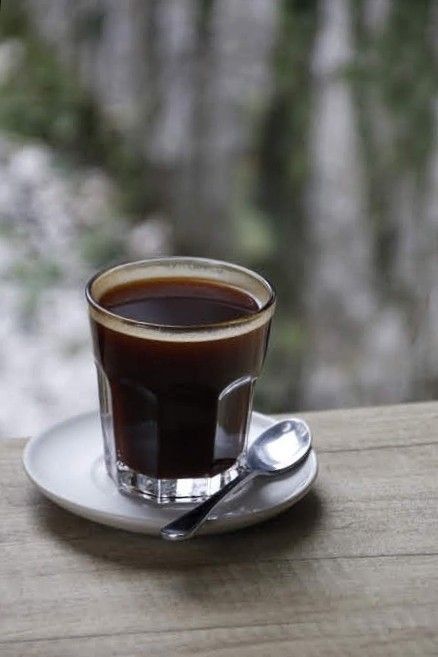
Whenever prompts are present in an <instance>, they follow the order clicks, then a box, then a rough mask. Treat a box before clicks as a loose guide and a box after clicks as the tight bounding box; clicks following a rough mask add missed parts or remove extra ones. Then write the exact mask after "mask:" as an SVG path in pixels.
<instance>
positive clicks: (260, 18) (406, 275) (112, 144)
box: [0, 0, 438, 436]
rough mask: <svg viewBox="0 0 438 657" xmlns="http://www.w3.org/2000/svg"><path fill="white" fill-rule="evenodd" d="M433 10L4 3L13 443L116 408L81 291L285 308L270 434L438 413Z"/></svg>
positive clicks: (6, 297)
mask: <svg viewBox="0 0 438 657" xmlns="http://www.w3.org/2000/svg"><path fill="white" fill-rule="evenodd" d="M437 70H438V3H437V2H436V0H429V1H428V0H416V1H415V2H413V1H412V0H278V1H277V0H123V1H122V2H121V1H120V0H76V1H75V2H72V1H71V0H3V2H1V9H0V304H1V305H0V309H1V319H0V399H1V400H2V403H1V405H0V435H3V436H5V435H8V436H11V435H27V434H31V433H32V434H33V433H35V432H36V431H38V430H40V429H42V428H44V427H45V426H47V425H49V424H50V423H51V422H53V421H55V420H58V419H62V418H64V417H66V416H68V415H71V414H74V413H78V412H80V411H82V410H88V409H90V408H93V407H94V406H96V405H97V401H96V389H95V375H94V370H93V365H92V359H91V351H90V344H89V338H88V324H87V316H86V307H85V302H84V297H83V285H84V283H85V281H86V280H87V278H88V277H89V276H90V274H91V273H93V272H94V271H95V270H96V269H97V268H101V267H103V266H105V265H107V264H110V263H114V262H120V261H124V260H127V259H134V258H142V257H147V256H152V255H160V254H191V255H203V256H212V257H217V258H223V259H228V260H232V261H237V262H239V263H241V264H244V265H247V266H249V267H252V268H255V269H256V270H258V271H260V272H261V273H263V274H264V275H266V276H267V277H268V278H269V279H270V280H271V281H272V282H273V284H274V285H275V287H276V288H277V290H278V297H279V304H278V312H277V316H276V320H275V324H274V327H273V333H272V341H271V348H270V352H269V355H268V359H267V362H266V367H265V371H264V374H263V376H262V378H261V380H260V382H259V385H258V390H257V402H256V405H257V408H258V409H260V410H263V411H267V412H275V411H286V410H292V411H295V410H298V409H317V408H332V407H342V406H354V405H364V404H381V403H382V404H383V403H392V402H401V401H407V400H418V399H430V398H434V397H435V398H436V397H437V394H438V142H437V121H438V102H437V100H438V96H437V91H438V89H437V81H438V75H437Z"/></svg>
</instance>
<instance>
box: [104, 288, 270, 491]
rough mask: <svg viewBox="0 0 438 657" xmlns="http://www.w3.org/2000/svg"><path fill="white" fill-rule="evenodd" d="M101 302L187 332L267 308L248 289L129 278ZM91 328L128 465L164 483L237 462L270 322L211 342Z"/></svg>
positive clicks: (120, 456) (119, 443) (208, 473)
mask: <svg viewBox="0 0 438 657" xmlns="http://www.w3.org/2000/svg"><path fill="white" fill-rule="evenodd" d="M99 301H100V304H101V305H102V306H104V307H105V308H106V309H107V310H110V311H111V312H113V313H115V314H117V315H119V316H122V317H126V318H129V319H133V320H136V321H141V322H147V323H149V324H159V325H161V326H180V327H188V328H189V327H193V328H199V327H202V326H208V325H212V324H213V325H214V324H216V325H217V324H220V323H222V322H230V321H231V322H232V321H234V320H238V319H240V318H243V317H247V316H250V315H252V314H254V313H256V312H257V311H258V310H259V307H258V304H257V302H256V301H255V299H254V298H253V297H251V296H250V295H249V294H246V293H245V292H243V291H241V290H237V289H236V288H232V287H230V286H227V285H223V284H219V283H215V282H210V281H207V280H205V281H204V280H199V279H188V278H171V279H169V278H163V279H158V278H157V279H152V280H146V281H138V282H135V283H130V284H127V285H123V286H119V287H115V288H113V289H111V290H110V291H108V292H106V293H105V294H104V295H103V297H102V298H101V299H100V300H99ZM92 330H93V337H94V341H95V349H96V354H97V359H98V361H99V364H100V367H101V369H103V371H104V372H105V375H106V378H107V381H108V383H109V387H110V392H111V401H112V413H113V424H114V433H115V442H116V451H117V459H118V460H119V461H120V462H121V463H123V464H124V465H126V466H128V467H129V468H131V469H132V470H135V471H137V472H140V473H143V474H147V475H149V476H151V477H154V478H160V479H161V478H169V479H174V478H184V477H204V476H212V475H214V474H217V473H219V472H222V471H223V470H226V469H227V468H229V467H230V466H232V465H233V464H234V463H235V461H236V458H237V457H238V456H239V454H240V453H241V452H242V449H243V441H244V437H245V425H246V422H247V415H248V413H247V411H248V407H249V405H250V403H249V402H250V400H251V396H252V388H253V384H254V380H255V378H256V377H257V376H258V374H259V372H260V369H261V365H262V362H263V359H264V356H265V351H266V345H267V338H268V331H269V324H265V325H264V326H262V327H261V328H258V329H253V330H252V331H250V332H248V333H244V334H241V335H236V336H235V337H229V338H222V339H212V340H204V341H167V340H155V339H149V338H147V339H146V338H140V337H134V336H132V335H127V334H125V333H119V332H115V331H113V330H111V329H109V328H107V327H105V326H103V325H101V324H99V323H97V322H95V321H94V320H92Z"/></svg>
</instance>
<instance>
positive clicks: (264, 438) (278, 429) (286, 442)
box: [247, 418, 312, 475]
mask: <svg viewBox="0 0 438 657" xmlns="http://www.w3.org/2000/svg"><path fill="white" fill-rule="evenodd" d="M311 444H312V436H311V433H310V429H309V427H308V425H307V424H306V423H305V422H304V420H301V419H299V418H290V419H288V420H282V421H281V422H277V423H276V424H274V425H272V427H270V428H269V429H267V430H266V431H264V432H263V433H261V434H260V436H258V437H257V438H256V440H255V441H254V442H253V444H252V445H251V447H250V449H249V450H248V454H247V465H248V467H249V468H250V469H251V470H253V471H254V472H256V473H257V474H260V475H272V474H280V473H282V472H286V471H287V470H289V469H290V468H292V467H295V466H297V465H298V464H299V463H300V462H301V461H302V460H303V459H304V458H305V457H306V456H307V454H308V453H309V450H310V447H311Z"/></svg>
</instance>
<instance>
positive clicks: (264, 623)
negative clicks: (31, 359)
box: [0, 403, 438, 657]
mask: <svg viewBox="0 0 438 657" xmlns="http://www.w3.org/2000/svg"><path fill="white" fill-rule="evenodd" d="M306 417H307V419H308V421H309V422H310V424H311V426H312V428H313V430H314V435H315V444H316V448H317V451H318V455H319V459H320V474H319V477H318V480H317V483H316V485H315V487H314V489H313V491H312V492H311V493H309V494H308V495H307V497H306V498H305V499H303V500H302V501H301V502H299V503H298V504H297V505H296V507H294V508H293V509H291V510H289V511H288V512H286V513H284V514H283V515H282V516H278V517H277V518H276V519H274V520H270V521H269V522H266V523H265V524H263V525H259V526H258V527H253V528H250V529H247V530H244V531H241V532H237V533H235V534H229V535H224V536H218V537H205V538H198V539H196V540H192V541H189V542H187V543H178V544H171V543H166V542H163V541H161V540H160V539H156V538H149V537H145V536H137V535H134V534H129V533H127V532H123V531H116V530H113V529H109V528H106V527H103V526H99V525H96V524H93V523H91V522H88V521H86V520H83V519H81V518H77V517H75V516H74V515H71V514H69V513H67V512H66V511H63V510H62V509H59V508H58V507H56V506H55V505H54V504H52V503H50V502H49V501H47V500H46V499H45V498H44V497H42V496H41V495H40V494H39V493H38V492H37V491H36V489H34V488H33V487H32V485H31V484H30V483H28V481H27V480H26V477H25V475H24V473H23V470H22V466H21V462H20V456H21V450H22V448H23V445H24V441H23V440H9V441H4V442H2V443H1V444H0V445H1V446H0V485H1V496H0V513H1V517H0V521H1V522H0V550H1V552H0V593H1V595H0V655H1V657H21V656H22V655H23V656H24V655H25V656H26V657H32V656H35V657H73V656H79V655H80V656H81V657H88V656H90V657H109V656H112V655H114V656H116V655H117V657H132V656H134V655H135V656H137V655H138V656H139V655H141V656H144V655H147V656H150V655H151V656H153V655H165V656H166V657H171V656H174V655H200V656H211V657H212V656H213V655H214V657H228V656H229V657H244V656H249V655H251V657H253V656H259V657H260V656H265V655H266V656H269V657H275V656H277V655H278V656H279V657H280V656H281V657H284V656H287V655H299V656H300V657H307V656H309V657H310V656H312V657H315V656H323V657H331V656H333V657H335V656H336V657H338V656H342V655H351V656H357V655H370V656H372V657H379V656H380V655H384V656H385V657H387V656H390V655H394V656H396V657H400V656H402V655H406V656H409V657H411V656H414V655H421V656H422V657H423V656H425V655H431V656H432V655H434V656H436V655H438V499H437V497H438V495H437V489H438V404H435V403H427V404H415V405H406V406H398V407H392V408H388V407H387V408H376V409H365V410H352V411H332V412H324V413H314V414H306Z"/></svg>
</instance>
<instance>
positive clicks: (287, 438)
mask: <svg viewBox="0 0 438 657" xmlns="http://www.w3.org/2000/svg"><path fill="white" fill-rule="evenodd" d="M311 443H312V436H311V433H310V429H309V427H308V426H307V424H306V423H305V422H304V421H303V420H300V419H297V418H291V419H290V420H283V421H282V422H277V423H276V424H274V425H272V427H269V429H267V430H266V431H264V432H263V433H261V434H260V436H258V437H257V438H256V440H255V441H254V442H253V443H252V445H251V446H250V447H249V449H248V453H247V456H246V463H245V466H244V469H243V470H242V471H241V472H240V473H239V474H238V475H237V477H236V478H235V479H233V480H232V481H230V482H229V483H228V484H226V485H225V486H224V487H223V488H221V489H220V490H219V491H218V492H217V493H215V494H214V495H212V496H211V497H209V498H208V499H207V500H205V502H202V504H199V505H198V506H196V507H195V508H194V509H191V510H190V511H188V512H187V513H184V514H183V515H182V516H180V517H179V518H177V519H176V520H174V521H173V522H171V523H169V524H168V525H166V526H165V527H163V528H162V529H161V536H162V537H163V538H165V539H167V540H168V541H183V540H185V539H186V538H190V537H191V536H193V534H195V532H196V531H197V530H198V529H199V527H200V526H201V525H202V524H203V523H204V521H205V520H206V519H207V517H208V516H209V514H210V512H211V511H212V509H213V508H214V507H215V506H216V504H218V503H219V502H220V501H221V500H223V499H224V497H226V496H227V495H229V494H230V493H231V491H232V490H234V489H235V488H236V487H238V486H239V487H240V486H241V485H242V484H243V483H247V482H248V481H249V480H250V479H252V478H253V477H257V476H258V475H265V476H266V475H267V476H274V475H278V474H282V473H283V472H286V471H287V470H290V469H291V468H293V467H294V466H296V465H298V463H300V462H301V461H302V460H303V459H304V458H305V457H306V456H307V454H308V453H309V451H310V447H311Z"/></svg>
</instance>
